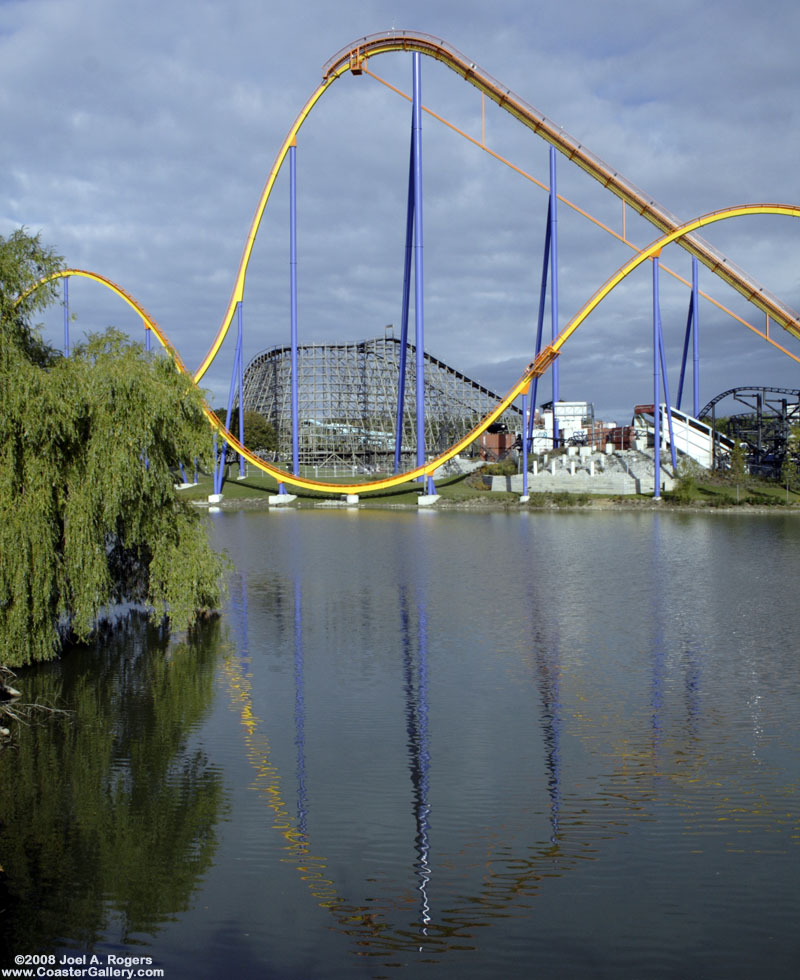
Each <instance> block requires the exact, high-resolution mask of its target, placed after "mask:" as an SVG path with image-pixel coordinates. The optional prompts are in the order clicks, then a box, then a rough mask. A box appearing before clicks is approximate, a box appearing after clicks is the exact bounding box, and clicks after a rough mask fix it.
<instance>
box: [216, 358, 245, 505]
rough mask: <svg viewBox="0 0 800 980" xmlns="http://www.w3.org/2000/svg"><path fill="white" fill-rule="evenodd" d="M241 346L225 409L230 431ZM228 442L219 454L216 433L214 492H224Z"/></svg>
mask: <svg viewBox="0 0 800 980" xmlns="http://www.w3.org/2000/svg"><path fill="white" fill-rule="evenodd" d="M239 355H240V350H239V346H238V345H237V347H236V356H235V358H234V360H233V371H231V384H230V387H229V388H228V405H227V408H226V410H225V428H226V429H228V430H229V431H230V427H231V413H232V412H233V396H234V393H235V391H236V378H237V377H238V374H239ZM227 448H228V443H227V442H226V441H223V443H222V451H221V452H220V453H219V455H217V434H216V432H215V433H214V493H222V479H223V475H224V473H225V455H226V450H227Z"/></svg>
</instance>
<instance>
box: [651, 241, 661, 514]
mask: <svg viewBox="0 0 800 980" xmlns="http://www.w3.org/2000/svg"><path fill="white" fill-rule="evenodd" d="M652 261H653V426H654V429H653V449H654V454H653V455H654V462H655V471H654V473H653V496H654V497H655V498H656V499H659V498H660V497H661V417H660V416H661V412H660V409H659V403H660V402H661V392H660V390H659V384H658V360H659V349H658V321H659V302H658V256H657V255H656V256H654V257H653V260H652Z"/></svg>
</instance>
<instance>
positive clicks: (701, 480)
mask: <svg viewBox="0 0 800 980" xmlns="http://www.w3.org/2000/svg"><path fill="white" fill-rule="evenodd" d="M236 473H238V468H236V467H233V466H232V467H230V474H231V478H229V479H226V480H225V482H224V484H223V487H222V493H223V506H259V505H263V506H266V505H267V498H268V497H269V496H270V495H273V494H276V493H277V492H278V485H277V483H276V481H275V480H274V479H273V478H272V477H270V476H267V474H265V473H261V472H256V471H251V472H250V473H249V474H248V476H247V477H245V479H242V480H240V479H237V477H236ZM330 482H341V483H342V485H343V486H346V485H347V484H346V482H345V478H344V477H342V478H341V481H333V480H332V481H330ZM288 489H289V491H290V492H294V491H293V490H292V488H288ZM212 492H213V487H212V482H211V477H210V476H209V475H205V474H201V475H200V479H199V482H198V484H197V485H196V486H193V487H190V488H188V489H186V490H180V491H178V493H179V495H180V496H181V497H182V498H184V499H186V500H192V501H196V502H197V503H200V504H207V502H208V497H209V495H210V494H211V493H212ZM436 492H437V493H438V494H439V495H440V497H441V501H440V506H441V505H444V506H448V505H450V506H457V507H463V508H481V507H493V508H508V507H528V508H530V509H537V508H546V509H552V508H561V507H585V508H597V509H608V508H609V507H629V508H641V507H647V506H651V505H653V498H652V496H651V495H650V494H647V495H635V496H610V495H603V494H586V493H578V494H571V493H531V495H530V501H529V502H528V503H527V504H520V503H519V495H518V494H516V493H508V492H497V491H491V490H489V489H488V488H487V487H486V486H485V485H484V481H483V474H482V472H481V471H476V472H474V473H472V474H469V475H467V476H463V475H459V476H452V477H447V478H445V479H442V480H437V481H436ZM421 493H422V487H421V485H420V484H419V483H412V482H409V483H405V484H401V485H400V486H398V487H392V488H391V489H389V490H380V491H371V492H367V493H362V494H360V495H359V505H360V506H362V507H415V506H416V505H417V498H418V497H419V495H420V494H421ZM297 498H298V503H299V504H300V505H301V506H302V505H314V504H315V503H316V504H319V503H321V502H322V501H324V500H331V499H332V498H331V497H330V495H329V494H322V493H313V492H310V491H307V490H301V491H299V492H297ZM658 506H661V507H676V508H679V507H690V508H703V509H705V508H710V509H719V508H724V509H728V508H743V509H753V508H759V509H760V508H767V507H768V508H776V507H778V508H780V507H789V508H792V507H798V506H800V493H798V492H797V491H795V490H793V489H791V488H789V489H788V490H787V488H786V487H785V486H781V485H779V484H777V483H775V482H772V481H768V480H762V479H757V478H755V477H746V478H744V479H742V480H740V481H738V482H735V481H734V480H732V479H731V478H730V477H729V476H726V475H724V474H721V475H713V474H703V475H702V477H697V476H693V477H689V478H685V479H683V480H681V481H680V482H679V484H678V486H677V487H676V489H675V490H673V491H670V492H665V493H664V494H663V495H662V501H661V503H660V504H659V505H658Z"/></svg>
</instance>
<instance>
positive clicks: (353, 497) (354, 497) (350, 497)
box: [343, 493, 358, 504]
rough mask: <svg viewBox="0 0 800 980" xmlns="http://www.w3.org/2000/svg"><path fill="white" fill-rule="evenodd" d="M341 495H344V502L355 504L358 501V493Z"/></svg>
mask: <svg viewBox="0 0 800 980" xmlns="http://www.w3.org/2000/svg"><path fill="white" fill-rule="evenodd" d="M343 496H344V500H345V503H348V504H357V503H358V494H357V493H346V494H344V495H343Z"/></svg>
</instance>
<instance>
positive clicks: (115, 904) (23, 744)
mask: <svg viewBox="0 0 800 980" xmlns="http://www.w3.org/2000/svg"><path fill="white" fill-rule="evenodd" d="M221 632H222V631H221V629H220V623H219V621H214V622H209V623H204V624H201V625H200V626H198V628H197V629H195V630H193V631H192V633H191V636H190V639H189V641H188V642H181V643H176V642H173V643H169V644H168V642H167V640H166V638H165V635H164V632H163V631H162V630H159V629H156V628H155V627H153V626H152V625H149V624H148V623H147V622H146V621H144V617H139V616H133V617H131V618H130V619H129V620H128V621H126V623H125V624H124V626H122V627H120V629H118V630H116V631H115V632H114V633H113V634H112V635H110V636H103V637H101V638H98V640H97V642H96V644H95V646H94V648H93V649H92V650H91V656H88V657H80V656H73V657H65V658H64V659H63V660H62V661H61V662H60V663H57V664H50V665H46V666H44V667H42V668H40V669H38V670H36V671H31V672H29V673H27V674H26V675H25V676H24V677H23V678H20V680H19V681H18V682H17V686H18V687H22V688H23V690H24V699H25V700H26V701H32V702H35V703H38V704H40V705H54V706H59V707H61V708H67V709H68V710H69V713H68V714H55V715H45V714H43V713H42V712H41V711H37V712H32V714H31V718H32V719H33V721H34V723H33V724H31V725H26V726H25V727H24V728H22V729H20V731H19V733H18V739H17V741H16V743H15V746H14V749H13V751H9V750H6V751H5V752H0V826H2V827H3V834H2V837H1V838H0V866H2V868H3V869H4V871H5V875H3V874H0V962H2V963H5V962H11V956H12V955H13V954H15V953H18V952H19V950H20V949H31V950H36V951H37V952H45V951H51V950H52V949H53V948H54V947H56V948H57V947H58V946H59V944H60V943H62V944H63V940H62V938H61V937H64V936H69V937H72V938H73V939H75V940H76V941H78V940H82V941H83V945H84V947H85V948H91V947H92V945H93V944H94V943H96V942H97V937H99V936H102V935H104V934H106V933H107V931H108V930H109V929H112V928H113V930H114V931H115V935H117V936H118V938H119V940H120V942H123V943H130V942H135V941H137V940H136V937H137V936H140V935H141V934H142V933H148V934H151V935H153V934H155V933H157V932H158V931H159V930H160V928H162V927H163V925H164V924H165V923H166V922H168V921H170V920H171V919H173V918H174V916H175V915H176V914H178V913H179V912H181V911H182V910H184V909H186V908H187V907H188V906H189V903H190V901H191V896H192V892H193V890H194V889H195V888H196V887H197V885H198V883H199V882H200V880H201V879H202V877H203V875H204V874H206V873H207V872H208V869H209V867H210V866H211V864H212V861H213V857H214V853H215V851H216V846H217V840H216V836H217V835H216V827H217V825H218V823H219V821H220V819H222V818H223V817H224V815H225V812H226V809H227V801H226V796H225V786H224V780H223V778H222V776H221V774H220V772H219V768H218V767H217V766H214V765H212V764H211V763H210V761H209V760H208V758H207V757H206V755H205V753H204V752H203V751H202V749H200V748H198V747H197V745H196V744H192V742H191V741H190V739H189V734H190V733H191V731H192V729H193V728H194V727H196V725H197V724H198V722H199V720H200V719H202V718H203V716H204V715H205V714H206V713H207V712H208V710H209V707H210V705H211V703H212V699H213V695H214V678H215V665H216V663H217V661H218V658H219V656H220V655H221V654H223V653H224V652H225V649H226V647H225V642H224V638H223V637H222V636H221Z"/></svg>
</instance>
